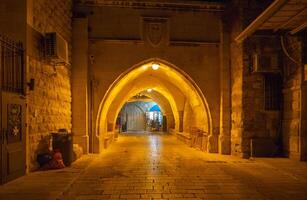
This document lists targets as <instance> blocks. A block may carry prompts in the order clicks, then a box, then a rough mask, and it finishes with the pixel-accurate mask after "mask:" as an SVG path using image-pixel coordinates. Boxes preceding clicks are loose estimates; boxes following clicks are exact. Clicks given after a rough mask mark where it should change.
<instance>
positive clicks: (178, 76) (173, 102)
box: [96, 58, 212, 149]
mask: <svg viewBox="0 0 307 200" xmlns="http://www.w3.org/2000/svg"><path fill="white" fill-rule="evenodd" d="M153 63H155V64H157V63H158V64H159V69H157V70H153V69H152V64H153ZM147 89H152V90H153V91H154V92H155V93H156V95H157V94H158V95H159V96H162V97H163V99H164V100H165V99H166V100H167V102H168V103H169V105H170V107H171V109H170V110H171V112H172V114H173V117H174V124H175V126H174V129H173V131H174V132H176V133H180V132H190V130H191V128H198V129H200V130H202V131H203V132H205V133H207V135H210V134H211V133H212V130H211V129H212V126H211V115H210V111H209V107H208V104H207V102H206V100H205V98H204V95H203V93H202V92H201V90H200V89H199V88H198V86H197V85H196V84H195V82H194V81H193V80H192V79H191V78H190V77H189V76H188V75H187V74H186V73H185V72H183V71H182V70H180V69H179V68H178V67H176V66H174V65H172V64H170V63H168V62H166V61H164V60H161V59H157V58H154V59H149V60H146V61H144V62H142V63H139V64H137V65H135V66H133V67H131V68H130V69H128V70H127V71H126V72H124V73H123V74H121V75H120V76H119V77H118V78H117V79H116V80H115V81H114V82H113V84H112V85H111V86H110V87H109V89H108V91H107V93H106V94H105V96H104V98H103V100H102V102H101V104H100V106H99V112H98V117H97V121H96V137H97V140H98V141H99V142H98V145H99V149H101V148H102V145H101V144H102V142H103V140H104V138H105V137H106V136H107V135H109V134H112V132H114V127H115V123H116V118H117V115H118V113H119V112H120V109H121V108H122V106H123V105H124V104H125V102H127V101H128V100H129V99H130V98H131V97H132V96H134V95H136V94H138V93H140V92H142V91H145V90H147ZM149 95H150V94H149ZM153 96H154V95H153Z"/></svg>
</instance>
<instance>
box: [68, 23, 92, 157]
mask: <svg viewBox="0 0 307 200" xmlns="http://www.w3.org/2000/svg"><path fill="white" fill-rule="evenodd" d="M72 25H73V48H72V66H73V67H72V132H73V134H74V143H75V144H78V145H80V146H81V147H82V148H83V152H84V153H88V149H89V136H88V19H87V18H74V19H73V24H72Z"/></svg>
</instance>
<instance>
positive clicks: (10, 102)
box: [1, 92, 26, 183]
mask: <svg viewBox="0 0 307 200" xmlns="http://www.w3.org/2000/svg"><path fill="white" fill-rule="evenodd" d="M1 115H2V133H1V135H2V137H1V139H2V140H1V146H2V148H1V149H2V154H1V155H2V176H1V177H2V183H6V182H8V181H11V180H13V179H15V178H17V177H19V176H22V175H24V174H25V169H26V165H25V163H26V162H25V160H26V159H25V156H26V155H25V125H24V124H25V103H24V99H23V98H22V97H20V96H19V95H17V94H14V93H8V92H3V93H2V113H1Z"/></svg>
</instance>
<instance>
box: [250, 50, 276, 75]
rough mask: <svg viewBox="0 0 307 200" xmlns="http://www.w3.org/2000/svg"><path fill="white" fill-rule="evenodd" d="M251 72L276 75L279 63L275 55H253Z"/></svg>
mask: <svg viewBox="0 0 307 200" xmlns="http://www.w3.org/2000/svg"><path fill="white" fill-rule="evenodd" d="M252 60H253V72H260V73H278V72H280V69H279V61H278V54H277V53H270V54H264V55H261V54H253V56H252Z"/></svg>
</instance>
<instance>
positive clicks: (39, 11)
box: [27, 0, 72, 171]
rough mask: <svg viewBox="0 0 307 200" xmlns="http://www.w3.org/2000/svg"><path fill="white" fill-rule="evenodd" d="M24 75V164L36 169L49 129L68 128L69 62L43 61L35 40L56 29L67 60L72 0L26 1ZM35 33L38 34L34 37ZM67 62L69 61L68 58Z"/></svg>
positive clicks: (69, 96)
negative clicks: (28, 83)
mask: <svg viewBox="0 0 307 200" xmlns="http://www.w3.org/2000/svg"><path fill="white" fill-rule="evenodd" d="M27 6H28V11H29V13H28V19H27V20H28V21H27V23H28V27H29V29H31V30H33V31H31V32H30V33H29V34H30V35H29V36H28V38H32V39H33V38H34V40H37V41H36V42H28V44H27V49H29V50H28V52H27V54H28V55H27V56H28V59H27V66H28V70H27V71H28V74H27V78H28V79H30V78H34V79H35V89H34V91H28V97H27V98H28V136H29V137H28V144H29V145H28V158H27V159H28V165H29V166H28V168H29V170H30V171H33V170H35V169H37V167H38V166H37V163H36V156H37V154H38V153H40V152H44V151H46V150H47V149H48V148H49V147H50V133H52V132H55V131H57V130H58V129H60V128H65V129H67V130H68V131H69V132H70V131H71V101H72V97H71V80H70V77H71V66H69V65H68V66H56V67H54V66H52V65H50V63H48V62H46V61H45V60H44V59H43V57H42V55H41V49H39V48H40V47H39V46H35V44H39V41H38V40H39V39H37V38H40V37H43V35H44V34H45V33H48V32H57V33H58V34H60V35H61V36H62V37H63V38H64V39H65V40H66V41H67V42H68V46H69V60H71V59H70V58H71V46H72V45H71V35H72V28H71V17H72V14H71V13H72V11H71V10H72V0H53V1H49V0H32V1H30V3H28V5H27ZM37 35H39V37H37ZM69 63H70V61H69Z"/></svg>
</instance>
